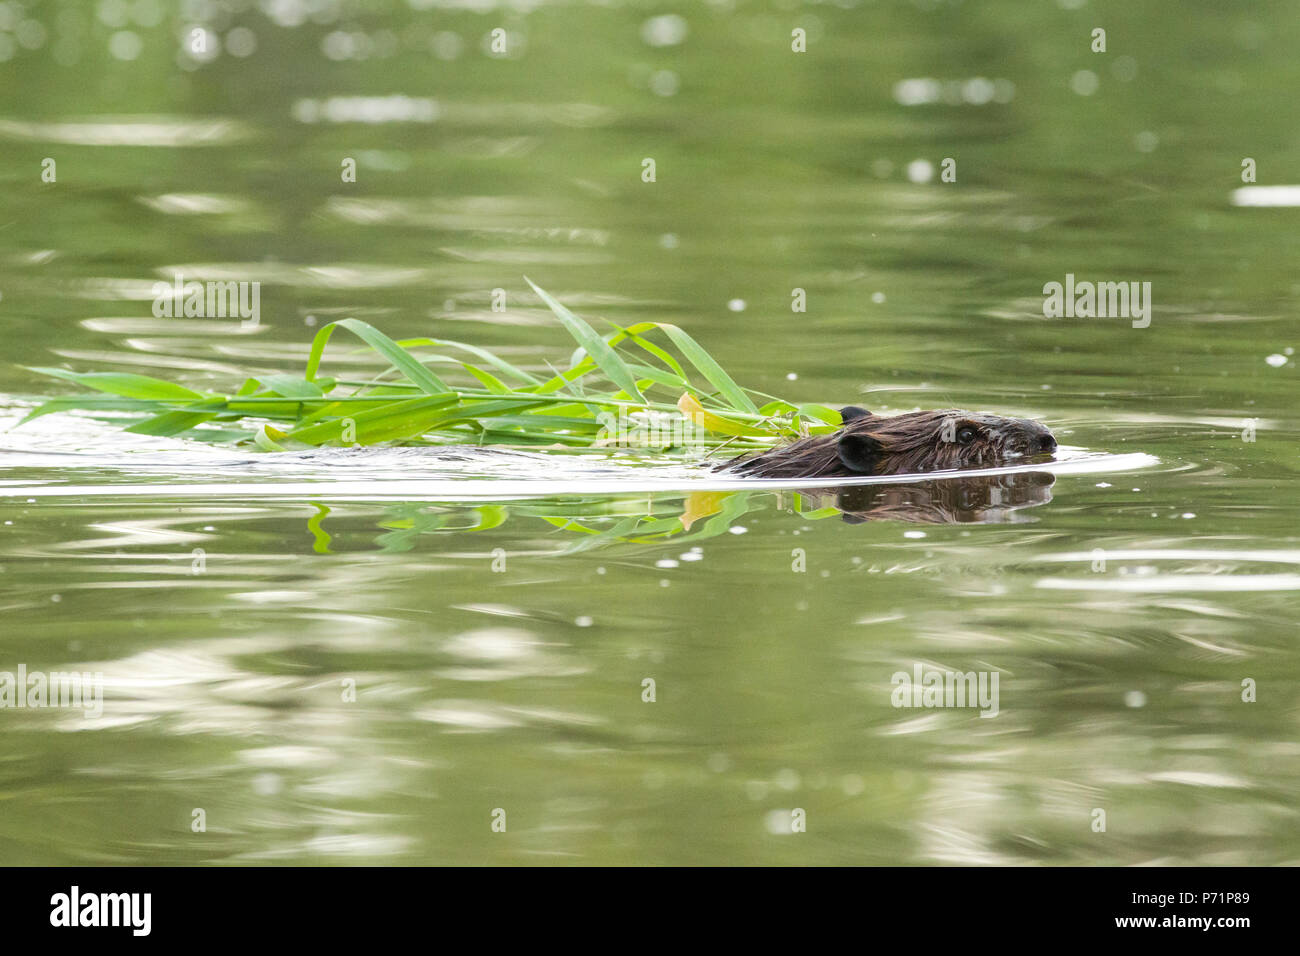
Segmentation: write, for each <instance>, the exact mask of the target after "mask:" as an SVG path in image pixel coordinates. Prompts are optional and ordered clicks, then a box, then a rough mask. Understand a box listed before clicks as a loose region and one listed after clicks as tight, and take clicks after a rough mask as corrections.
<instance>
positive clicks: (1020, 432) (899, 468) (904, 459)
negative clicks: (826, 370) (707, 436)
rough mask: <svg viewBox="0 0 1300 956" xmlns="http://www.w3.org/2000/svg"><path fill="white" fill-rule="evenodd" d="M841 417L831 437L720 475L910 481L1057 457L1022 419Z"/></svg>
mask: <svg viewBox="0 0 1300 956" xmlns="http://www.w3.org/2000/svg"><path fill="white" fill-rule="evenodd" d="M843 413H844V416H845V419H846V422H847V423H846V424H845V426H844V427H843V428H841V429H840V430H839V431H837V432H835V433H834V434H831V435H817V436H814V437H812V438H804V439H801V440H799V441H796V442H792V443H791V444H788V445H782V446H779V447H777V448H773V449H771V450H769V451H765V452H759V453H753V454H749V455H743V456H741V457H740V458H736V459H733V460H732V461H729V462H727V463H726V464H724V465H722V466H721V468H722V470H724V471H730V472H735V473H737V474H742V475H750V476H753V477H755V478H850V477H853V476H858V475H911V474H920V473H925V472H932V471H950V470H958V469H962V468H988V467H992V466H995V465H1003V464H1007V463H1009V462H1012V461H1018V460H1020V459H1022V458H1027V457H1030V456H1038V459H1039V460H1041V458H1042V457H1043V456H1046V455H1048V454H1050V453H1051V452H1052V451H1055V449H1056V439H1055V438H1053V437H1052V433H1051V432H1050V431H1048V430H1047V428H1046V427H1044V426H1043V425H1040V424H1039V423H1038V422H1035V421H1031V420H1029V419H1024V418H1003V417H1001V416H999V415H986V414H983V413H980V412H967V411H962V410H960V409H946V410H943V411H927V412H907V413H905V414H902V415H891V416H881V415H872V414H871V413H870V412H865V411H864V410H863V409H858V408H852V407H850V408H846V409H844V410H843ZM854 416H859V417H854ZM972 433H973V434H972ZM963 439H968V440H963Z"/></svg>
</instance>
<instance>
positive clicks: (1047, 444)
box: [1030, 431, 1056, 455]
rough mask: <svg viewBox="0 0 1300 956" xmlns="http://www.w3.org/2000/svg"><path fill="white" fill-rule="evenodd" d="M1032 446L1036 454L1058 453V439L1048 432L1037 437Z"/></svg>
mask: <svg viewBox="0 0 1300 956" xmlns="http://www.w3.org/2000/svg"><path fill="white" fill-rule="evenodd" d="M1030 444H1031V445H1032V446H1033V447H1034V448H1035V452H1034V453H1035V454H1040V455H1041V454H1050V453H1051V452H1054V451H1056V439H1055V438H1054V437H1052V433H1051V432H1048V431H1045V432H1043V433H1042V434H1041V435H1038V436H1036V437H1035V438H1034V439H1033V440H1032V441H1031V442H1030Z"/></svg>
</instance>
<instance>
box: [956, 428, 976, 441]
mask: <svg viewBox="0 0 1300 956" xmlns="http://www.w3.org/2000/svg"><path fill="white" fill-rule="evenodd" d="M975 435H976V431H975V429H973V428H971V427H970V426H969V425H967V426H966V427H965V428H962V429H960V430H959V431H958V432H957V441H959V442H961V443H962V444H963V445H969V444H970V443H971V442H973V441H974V440H975Z"/></svg>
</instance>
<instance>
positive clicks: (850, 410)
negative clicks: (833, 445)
mask: <svg viewBox="0 0 1300 956" xmlns="http://www.w3.org/2000/svg"><path fill="white" fill-rule="evenodd" d="M870 417H871V413H870V412H869V411H867V410H866V409H865V408H860V407H859V406H857V405H845V406H844V407H843V408H841V409H840V418H841V419H842V421H841V424H844V425H847V424H848V423H849V422H856V421H857V420H858V419H859V418H870Z"/></svg>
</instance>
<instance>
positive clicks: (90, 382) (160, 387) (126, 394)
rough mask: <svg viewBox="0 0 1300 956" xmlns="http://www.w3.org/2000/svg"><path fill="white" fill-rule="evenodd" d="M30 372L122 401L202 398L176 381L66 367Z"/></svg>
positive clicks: (39, 369)
mask: <svg viewBox="0 0 1300 956" xmlns="http://www.w3.org/2000/svg"><path fill="white" fill-rule="evenodd" d="M28 371H29V372H39V373H40V374H41V375H51V376H53V377H54V378H61V379H63V380H65V381H68V382H75V383H76V384H78V385H85V386H86V387H87V388H93V389H95V390H97V391H100V392H108V393H109V394H110V395H120V396H121V397H123V398H146V399H154V400H157V401H192V400H194V399H201V398H203V395H202V394H200V393H199V392H196V391H194V390H193V389H189V388H186V387H185V386H184V385H177V384H176V383H175V382H164V381H163V380H162V379H160V378H150V377H149V376H148V375H136V374H134V373H132V372H70V371H68V370H67V369H65V368H29V369H28Z"/></svg>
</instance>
